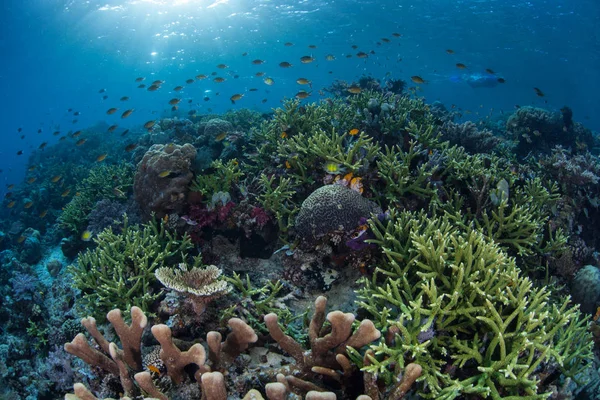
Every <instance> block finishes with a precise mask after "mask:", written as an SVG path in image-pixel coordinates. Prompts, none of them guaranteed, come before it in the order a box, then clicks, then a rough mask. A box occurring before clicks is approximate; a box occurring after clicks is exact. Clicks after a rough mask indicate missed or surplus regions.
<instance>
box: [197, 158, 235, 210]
mask: <svg viewBox="0 0 600 400" xmlns="http://www.w3.org/2000/svg"><path fill="white" fill-rule="evenodd" d="M211 168H212V169H213V170H214V172H213V173H211V174H199V175H197V176H196V179H194V181H193V182H192V184H191V187H190V189H191V190H193V191H194V192H200V193H202V194H203V195H204V198H205V199H206V200H207V201H210V199H211V198H212V195H213V194H215V193H219V192H224V193H225V192H226V193H229V192H231V188H232V185H234V184H237V183H238V182H239V180H240V178H241V177H243V176H244V173H243V172H242V171H241V170H240V166H239V163H238V161H237V160H236V159H235V158H234V159H232V160H229V161H227V162H226V163H224V162H223V161H221V160H215V161H213V162H212V164H211Z"/></svg>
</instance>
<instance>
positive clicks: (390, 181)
mask: <svg viewBox="0 0 600 400" xmlns="http://www.w3.org/2000/svg"><path fill="white" fill-rule="evenodd" d="M426 155H427V154H426V150H425V149H424V148H423V147H422V146H421V145H420V144H418V143H417V142H416V141H411V142H410V147H409V149H408V151H403V150H402V149H401V148H399V147H398V146H392V147H386V148H385V152H384V153H383V155H382V156H381V158H380V160H378V161H377V172H378V174H379V177H380V178H381V179H382V181H383V182H385V190H384V193H383V195H384V197H385V198H386V199H387V200H388V201H390V202H395V201H398V200H400V199H403V198H406V197H407V196H411V195H412V196H418V197H421V198H432V197H433V196H434V194H435V190H434V189H433V188H432V187H431V176H432V175H433V173H434V172H435V171H436V168H437V167H436V166H435V165H433V164H428V163H426V162H424V161H425V157H426Z"/></svg>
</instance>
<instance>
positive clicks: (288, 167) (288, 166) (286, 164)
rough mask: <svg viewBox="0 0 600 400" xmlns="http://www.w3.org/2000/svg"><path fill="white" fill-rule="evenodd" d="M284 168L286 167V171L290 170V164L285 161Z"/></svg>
mask: <svg viewBox="0 0 600 400" xmlns="http://www.w3.org/2000/svg"><path fill="white" fill-rule="evenodd" d="M285 167H286V168H287V169H290V168H292V164H290V162H289V161H287V160H286V161H285Z"/></svg>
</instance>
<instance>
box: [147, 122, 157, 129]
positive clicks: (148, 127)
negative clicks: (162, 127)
mask: <svg viewBox="0 0 600 400" xmlns="http://www.w3.org/2000/svg"><path fill="white" fill-rule="evenodd" d="M155 123H156V121H154V120H152V121H148V122H146V123H145V124H144V128H145V129H152V127H153V126H154V124H155Z"/></svg>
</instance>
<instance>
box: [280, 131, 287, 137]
mask: <svg viewBox="0 0 600 400" xmlns="http://www.w3.org/2000/svg"><path fill="white" fill-rule="evenodd" d="M279 137H280V138H282V139H287V137H288V134H287V132H285V131H284V132H281V135H279Z"/></svg>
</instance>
